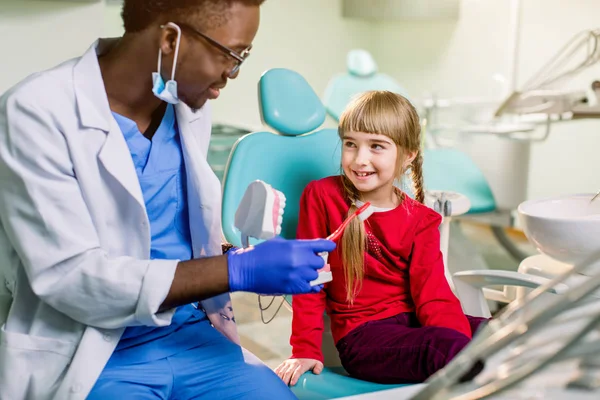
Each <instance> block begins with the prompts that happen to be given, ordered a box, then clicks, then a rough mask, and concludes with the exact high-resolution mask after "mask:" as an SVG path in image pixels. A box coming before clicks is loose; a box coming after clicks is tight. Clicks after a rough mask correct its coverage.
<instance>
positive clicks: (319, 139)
mask: <svg viewBox="0 0 600 400" xmlns="http://www.w3.org/2000/svg"><path fill="white" fill-rule="evenodd" d="M259 103H260V106H261V114H262V118H263V121H264V122H265V123H266V124H267V125H268V126H270V127H272V128H273V129H274V130H275V131H277V133H272V132H266V131H265V132H254V133H250V134H248V135H245V136H243V137H242V138H240V139H239V140H238V141H237V143H236V144H235V145H234V146H233V149H232V151H231V154H230V156H229V161H228V163H227V167H226V169H225V174H224V182H223V233H224V235H225V238H226V239H227V240H228V241H229V242H230V243H232V244H234V245H237V246H240V245H241V239H240V233H239V231H238V230H237V229H236V228H235V226H234V216H235V211H236V209H237V207H238V205H239V202H240V200H241V199H242V196H243V194H244V192H245V190H246V187H247V186H248V184H250V182H252V181H254V180H256V179H260V180H263V181H265V182H267V183H269V184H270V185H272V186H273V187H274V188H275V189H277V190H280V191H282V192H283V193H284V194H285V196H286V208H285V213H284V218H283V221H284V222H283V226H282V233H281V236H283V237H285V238H294V237H295V234H296V225H297V223H298V207H299V202H300V195H301V194H302V191H303V189H304V187H305V186H306V185H307V184H308V183H309V182H310V181H312V180H315V179H320V178H323V177H326V176H330V175H336V174H339V172H340V150H341V149H340V140H339V138H338V135H337V131H336V130H335V129H318V128H319V127H320V126H321V124H322V123H323V122H324V120H325V109H324V107H323V105H322V103H321V100H320V99H319V97H318V96H317V95H316V94H315V92H314V91H313V90H312V88H311V87H310V85H309V84H308V83H307V82H306V80H305V79H304V78H303V77H302V76H300V75H299V74H297V73H296V72H293V71H290V70H287V69H271V70H269V71H267V72H265V73H264V75H263V76H262V77H261V79H260V82H259ZM251 243H252V242H251ZM323 342H324V343H323V352H324V356H325V365H326V366H327V368H325V369H324V370H323V372H322V373H321V374H320V375H314V374H312V372H308V373H306V374H304V375H303V376H302V377H301V378H300V380H299V382H298V383H297V384H296V385H295V386H294V387H293V388H292V390H293V391H294V393H295V394H296V396H298V398H299V399H300V400H308V399H311V400H320V399H333V398H340V397H346V396H352V395H357V394H362V393H368V392H375V391H379V390H386V389H391V388H394V387H398V386H402V385H380V384H374V383H370V382H364V381H360V380H358V379H354V378H351V377H349V376H347V374H346V372H345V371H344V369H343V368H342V367H341V365H340V362H339V358H338V355H337V352H336V350H335V346H334V344H333V339H332V337H331V332H330V330H329V318H325V331H324V334H323Z"/></svg>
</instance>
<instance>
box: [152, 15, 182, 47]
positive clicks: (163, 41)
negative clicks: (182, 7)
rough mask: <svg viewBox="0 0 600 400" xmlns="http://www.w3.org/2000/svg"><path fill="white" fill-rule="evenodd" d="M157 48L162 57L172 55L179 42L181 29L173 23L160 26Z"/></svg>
mask: <svg viewBox="0 0 600 400" xmlns="http://www.w3.org/2000/svg"><path fill="white" fill-rule="evenodd" d="M160 28H161V33H160V36H159V38H160V39H159V44H158V46H159V48H160V50H161V51H162V53H163V54H164V55H169V54H171V53H173V52H174V51H175V50H176V49H177V47H178V45H179V43H180V42H181V28H180V27H179V26H178V25H177V24H174V23H173V22H168V23H167V24H165V25H161V26H160Z"/></svg>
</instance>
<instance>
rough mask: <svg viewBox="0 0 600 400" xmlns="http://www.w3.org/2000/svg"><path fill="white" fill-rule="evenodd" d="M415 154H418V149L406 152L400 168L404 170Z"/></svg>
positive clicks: (415, 156)
mask: <svg viewBox="0 0 600 400" xmlns="http://www.w3.org/2000/svg"><path fill="white" fill-rule="evenodd" d="M417 154H419V150H415V151H410V152H407V153H406V158H405V159H404V163H403V164H402V170H403V171H405V170H406V169H407V168H408V166H409V165H410V164H412V162H413V161H414V160H415V158H417Z"/></svg>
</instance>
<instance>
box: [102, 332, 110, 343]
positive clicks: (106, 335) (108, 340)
mask: <svg viewBox="0 0 600 400" xmlns="http://www.w3.org/2000/svg"><path fill="white" fill-rule="evenodd" d="M102 337H103V338H104V340H106V341H107V342H110V341H111V340H112V337H111V336H110V335H109V334H108V333H107V334H105V335H104V336H102Z"/></svg>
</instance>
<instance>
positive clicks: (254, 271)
mask: <svg viewBox="0 0 600 400" xmlns="http://www.w3.org/2000/svg"><path fill="white" fill-rule="evenodd" d="M334 249H335V243H334V242H332V241H330V240H325V239H315V240H286V239H282V238H279V237H276V238H273V239H270V240H267V241H264V242H262V243H260V244H258V245H256V246H254V247H249V248H246V249H237V250H235V251H233V250H232V251H229V252H228V253H227V262H228V270H229V290H230V291H231V292H236V291H244V292H253V293H260V294H265V295H278V294H302V293H314V292H318V291H319V290H321V288H322V286H321V285H319V286H315V287H312V286H310V283H309V282H310V281H313V280H315V279H317V277H318V275H319V274H318V273H317V270H318V269H321V268H323V266H324V261H323V258H322V257H321V256H319V255H318V254H317V253H320V252H322V251H327V252H331V251H333V250H334Z"/></svg>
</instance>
